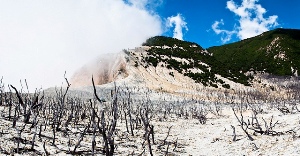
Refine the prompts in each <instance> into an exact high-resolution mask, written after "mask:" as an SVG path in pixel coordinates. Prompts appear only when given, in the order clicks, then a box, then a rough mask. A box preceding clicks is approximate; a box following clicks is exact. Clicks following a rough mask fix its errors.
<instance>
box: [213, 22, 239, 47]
mask: <svg viewBox="0 0 300 156" xmlns="http://www.w3.org/2000/svg"><path fill="white" fill-rule="evenodd" d="M219 25H224V21H223V19H221V21H215V23H214V24H213V25H212V29H213V31H214V32H215V33H216V34H218V35H219V34H222V37H221V41H222V43H226V42H228V41H230V40H231V37H232V35H233V34H235V33H236V31H234V30H233V31H228V30H224V29H220V28H219Z"/></svg>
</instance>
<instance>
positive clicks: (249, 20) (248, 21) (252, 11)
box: [213, 0, 278, 39]
mask: <svg viewBox="0 0 300 156" xmlns="http://www.w3.org/2000/svg"><path fill="white" fill-rule="evenodd" d="M256 2H259V0H242V3H241V5H240V6H239V5H237V4H236V3H235V2H234V1H233V0H230V1H227V6H226V7H227V9H229V10H230V11H231V12H233V13H235V14H236V15H237V16H238V17H239V24H238V25H237V27H236V28H235V30H233V31H228V32H229V34H228V35H230V36H231V35H232V34H230V33H231V32H235V33H236V34H237V36H238V37H239V38H240V39H246V38H250V37H253V36H256V35H259V34H261V33H263V32H265V31H268V30H269V29H270V28H273V27H275V26H277V25H278V23H277V19H278V16H276V15H273V16H269V17H268V18H265V17H264V14H265V13H266V12H267V11H266V9H265V8H263V7H262V6H261V5H260V4H257V3H256ZM214 24H216V23H214ZM219 24H220V23H219ZM219 24H217V26H218V25H219ZM213 26H214V25H213ZM222 32H223V33H225V34H227V31H226V30H223V31H222ZM215 33H217V34H218V31H215Z"/></svg>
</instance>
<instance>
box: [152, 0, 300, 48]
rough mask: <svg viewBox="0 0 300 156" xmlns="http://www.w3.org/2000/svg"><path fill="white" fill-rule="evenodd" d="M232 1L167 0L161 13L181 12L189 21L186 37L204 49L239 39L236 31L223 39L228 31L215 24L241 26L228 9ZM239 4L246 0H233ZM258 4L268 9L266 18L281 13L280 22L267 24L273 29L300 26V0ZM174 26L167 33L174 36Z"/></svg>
mask: <svg viewBox="0 0 300 156" xmlns="http://www.w3.org/2000/svg"><path fill="white" fill-rule="evenodd" d="M228 1H229V0H185V1H184V0H163V2H162V4H161V6H160V7H157V10H156V11H157V13H158V14H159V15H160V16H161V17H162V19H166V18H167V17H170V16H174V15H176V14H178V13H179V14H181V16H182V17H183V18H184V21H185V22H186V26H187V28H188V30H187V31H186V30H185V29H183V40H187V41H193V42H197V43H198V44H200V45H201V46H203V47H204V48H208V47H210V46H218V45H222V44H224V43H230V42H235V41H239V40H240V39H241V38H239V37H238V36H237V35H236V34H233V35H232V37H231V39H230V40H229V41H227V42H223V41H222V40H221V37H226V35H225V34H223V35H222V34H219V35H217V34H216V33H215V32H214V31H213V29H212V25H213V24H214V22H215V21H220V20H222V19H223V22H224V25H219V28H220V29H224V30H229V31H232V30H234V29H235V28H234V27H237V26H238V25H239V19H240V17H239V16H237V15H236V14H235V13H234V12H232V11H230V10H229V9H228V8H227V2H228ZM232 1H233V2H235V4H236V5H238V6H240V5H242V1H243V0H232ZM244 1H246V0H244ZM248 1H249V0H248ZM254 4H255V5H261V7H263V8H264V9H265V10H266V13H264V14H263V17H264V18H268V17H269V16H274V15H275V16H277V19H276V22H277V25H272V26H267V28H268V29H269V30H272V29H274V28H278V27H283V28H295V29H300V19H299V15H300V13H299V10H300V1H299V0H259V1H258V0H257V1H256V2H255V3H254ZM172 34H173V32H172V29H169V30H168V31H167V32H164V33H163V35H166V36H172Z"/></svg>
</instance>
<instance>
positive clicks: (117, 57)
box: [71, 53, 128, 87]
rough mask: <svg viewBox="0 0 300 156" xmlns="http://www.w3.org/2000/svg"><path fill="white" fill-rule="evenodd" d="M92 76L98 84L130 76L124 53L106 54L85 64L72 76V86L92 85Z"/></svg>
mask: <svg viewBox="0 0 300 156" xmlns="http://www.w3.org/2000/svg"><path fill="white" fill-rule="evenodd" d="M92 76H93V77H94V81H95V83H96V85H101V84H106V83H110V82H113V81H115V80H117V79H123V78H126V77H127V76H128V73H127V70H126V61H125V57H124V54H123V53H117V54H105V55H103V56H100V57H99V58H97V59H96V60H95V61H93V62H90V63H88V64H86V65H84V66H83V67H82V68H81V69H79V70H78V71H76V72H75V73H74V75H73V76H72V78H71V84H72V86H75V87H78V86H90V85H91V84H92Z"/></svg>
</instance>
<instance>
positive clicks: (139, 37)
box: [0, 0, 162, 90]
mask: <svg viewBox="0 0 300 156" xmlns="http://www.w3.org/2000/svg"><path fill="white" fill-rule="evenodd" d="M133 1H134V0H132V2H133ZM137 2H138V1H135V2H133V3H134V4H135V5H129V4H128V3H125V2H124V1H123V0H89V1H85V0H63V1H62V0H43V1H41V0H26V1H25V0H24V1H18V0H9V1H6V0H0V4H1V5H0V25H1V26H0V78H1V76H3V77H4V82H5V83H6V84H7V83H9V84H13V85H16V86H19V80H20V79H22V80H24V79H27V82H28V85H29V87H30V89H31V90H33V89H34V88H37V87H40V86H43V88H47V87H50V86H54V85H57V86H60V85H61V83H62V82H63V81H64V79H63V75H64V71H67V75H68V76H69V77H70V76H71V75H72V73H73V72H74V71H75V70H76V69H78V68H79V67H81V66H82V65H83V64H85V63H87V62H89V61H91V60H93V59H94V58H96V57H97V56H98V55H99V54H100V53H102V54H103V53H112V52H119V51H121V50H122V49H125V48H132V47H135V46H138V45H139V44H141V43H142V42H143V41H145V40H146V39H147V38H148V37H151V36H154V35H160V34H161V33H162V25H161V19H160V17H159V16H158V15H155V14H153V12H152V11H151V10H149V9H145V7H143V6H146V5H147V3H148V2H150V1H146V0H143V3H137Z"/></svg>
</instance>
